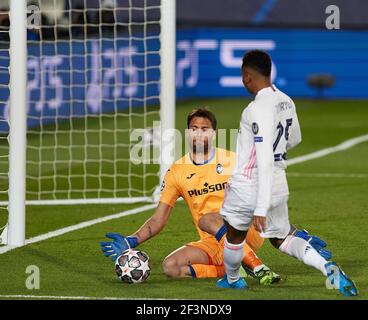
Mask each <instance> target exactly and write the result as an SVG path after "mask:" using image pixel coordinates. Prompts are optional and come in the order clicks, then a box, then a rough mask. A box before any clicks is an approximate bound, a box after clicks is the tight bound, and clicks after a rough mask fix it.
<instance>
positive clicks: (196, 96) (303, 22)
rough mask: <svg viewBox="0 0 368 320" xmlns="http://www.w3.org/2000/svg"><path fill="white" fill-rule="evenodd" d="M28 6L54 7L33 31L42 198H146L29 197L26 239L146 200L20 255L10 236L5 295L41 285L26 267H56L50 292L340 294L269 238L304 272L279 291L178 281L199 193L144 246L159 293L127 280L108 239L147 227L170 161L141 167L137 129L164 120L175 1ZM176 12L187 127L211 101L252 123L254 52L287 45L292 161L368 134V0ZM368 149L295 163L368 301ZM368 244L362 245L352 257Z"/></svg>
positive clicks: (0, 28) (310, 208)
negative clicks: (175, 261)
mask: <svg viewBox="0 0 368 320" xmlns="http://www.w3.org/2000/svg"><path fill="white" fill-rule="evenodd" d="M28 5H29V6H35V8H39V9H40V13H41V16H42V19H41V25H40V27H35V28H29V29H28V30H27V42H28V89H27V95H28V117H27V122H28V132H27V139H28V144H27V200H37V201H40V200H64V199H89V198H119V197H122V198H128V199H129V198H137V203H135V204H122V203H120V204H116V203H115V204H113V203H111V204H95V205H91V204H89V205H88V204H86V205H67V206H66V205H61V204H58V205H50V206H38V205H36V206H35V205H33V206H27V219H26V238H27V239H31V238H32V237H39V236H41V240H42V235H44V234H46V233H47V232H51V231H55V230H59V229H61V228H66V227H70V226H75V225H77V224H79V223H82V222H84V221H90V220H92V219H98V218H103V217H107V216H109V215H111V214H115V213H117V212H127V211H128V210H131V209H137V208H138V209H139V208H143V209H142V210H140V211H142V213H139V214H136V215H129V216H128V217H120V218H118V219H114V220H111V221H105V222H102V221H101V223H98V224H94V225H92V226H90V227H87V228H84V229H76V230H75V231H73V230H65V234H63V232H61V233H60V235H59V236H58V237H51V238H50V239H47V240H44V241H39V240H36V241H35V243H34V244H28V245H27V246H25V247H23V248H19V249H16V250H14V251H10V252H7V251H6V250H3V252H2V251H1V249H2V248H1V247H0V253H2V254H0V271H1V274H3V275H11V277H10V276H7V277H6V279H5V278H4V279H3V280H4V281H3V285H2V286H1V288H0V298H1V297H2V298H7V297H10V298H12V297H13V298H14V297H16V295H26V294H29V290H27V289H26V288H25V287H24V278H25V275H24V272H25V271H24V270H25V268H26V266H27V265H30V264H34V265H38V266H39V267H40V269H41V278H42V279H43V280H42V286H41V289H40V290H38V291H37V294H38V295H45V296H94V297H102V296H114V297H160V298H173V297H178V298H188V297H190V298H193V297H195V298H204V299H211V298H219V299H222V298H226V299H231V298H238V299H243V298H244V299H246V298H258V299H265V298H266V299H268V298H280V299H290V298H300V299H318V298H322V299H331V298H332V299H334V298H339V297H338V296H336V295H334V294H331V293H330V292H328V291H327V290H325V289H324V284H323V280H321V277H320V276H319V274H316V273H315V272H313V271H311V270H309V269H305V268H304V267H303V266H300V264H298V263H297V262H295V261H293V260H290V259H289V260H288V259H286V260H283V258H281V259H280V255H278V253H277V252H276V253H275V252H273V251H272V252H271V251H270V248H269V246H268V244H267V245H265V247H264V248H263V249H262V252H261V254H260V255H261V256H262V257H263V258H264V259H265V260H266V262H267V263H269V264H270V265H271V266H272V267H274V268H275V270H276V271H279V272H280V273H284V274H288V277H289V278H288V281H287V282H286V283H285V284H281V285H280V286H279V287H278V289H274V288H272V289H269V288H261V287H259V286H257V285H256V284H254V286H255V289H254V290H253V291H251V292H250V293H249V296H246V295H245V296H244V294H239V293H236V294H228V293H223V292H214V291H213V290H212V287H213V281H212V280H203V281H202V280H201V281H199V283H200V285H199V286H198V289H197V287H196V292H193V287H192V286H191V282H190V281H189V280H170V281H166V280H165V277H164V275H163V272H162V269H161V265H160V263H161V261H162V259H163V258H164V257H165V256H166V255H167V254H168V253H169V252H170V250H172V249H174V248H176V247H178V246H180V245H182V244H183V243H185V242H189V241H192V240H194V239H196V238H197V235H196V234H195V232H194V228H193V227H192V225H191V222H190V216H189V214H188V212H187V210H186V208H185V205H184V204H183V203H178V206H177V208H176V209H175V210H174V214H173V217H172V219H171V221H170V223H169V226H168V228H167V230H166V231H164V232H163V234H162V235H160V236H159V237H157V240H156V239H154V240H152V241H150V242H148V243H147V244H145V245H144V246H143V249H144V250H146V251H147V252H148V254H149V255H150V257H151V259H152V263H153V275H152V276H151V277H150V278H149V280H148V281H147V283H145V284H143V286H144V290H143V289H142V287H138V286H137V287H134V288H132V287H129V288H125V287H124V288H122V287H121V285H120V284H119V283H117V282H116V280H115V279H114V274H113V271H112V268H111V266H110V267H109V263H108V262H107V261H105V260H103V258H102V257H101V255H100V253H99V248H98V241H99V240H101V239H102V238H103V236H104V233H105V232H107V231H116V232H122V233H125V234H129V233H130V232H133V231H135V230H136V229H137V227H139V226H140V223H142V222H143V221H144V220H145V219H147V218H148V217H149V215H150V214H151V212H152V211H150V210H148V209H151V208H153V207H154V205H149V206H151V207H149V206H148V207H146V205H147V203H146V202H147V201H148V202H149V201H150V199H151V196H152V194H153V192H154V191H155V188H156V187H157V185H158V184H159V165H158V164H144V165H133V164H132V162H131V159H130V157H129V152H130V150H131V148H132V142H131V141H130V140H129V137H130V134H131V132H132V130H133V129H136V128H152V126H153V121H154V120H159V118H160V114H159V105H160V101H159V82H160V73H159V65H160V56H159V48H160V40H159V32H160V29H159V21H160V0H129V1H128V0H115V1H114V0H88V1H87V0H58V1H56V0H38V1H28ZM329 5H335V6H337V7H338V8H339V13H340V29H337V30H328V29H327V28H326V19H327V18H328V16H329V15H330V14H328V13H326V8H327V7H328V6H329ZM8 10H9V3H8V1H5V0H0V131H1V137H0V138H1V141H0V142H1V143H0V152H1V154H0V155H1V158H0V172H1V173H2V174H1V175H0V189H1V192H0V200H1V201H2V205H3V207H2V210H1V211H0V224H1V226H3V225H5V224H6V221H7V207H6V201H7V198H8V194H7V191H8V177H7V174H6V173H7V168H8V158H7V154H8V141H7V134H8V130H9V128H8V121H7V119H8V98H9V85H8V84H9V70H8V66H9V14H8ZM176 14H177V18H176V21H177V32H176V37H177V41H176V98H177V104H176V107H175V115H176V120H175V121H176V128H178V129H180V130H181V131H184V129H185V121H186V115H187V113H188V112H189V111H190V110H191V109H192V108H194V107H197V106H199V105H207V106H209V108H210V109H211V110H213V111H214V112H215V113H216V114H217V116H218V120H219V127H220V128H224V129H227V130H230V129H234V128H238V121H239V119H240V114H241V112H242V110H243V108H244V107H245V106H246V104H247V103H248V102H249V101H250V98H251V97H250V96H249V95H248V94H247V93H246V92H245V90H244V89H243V87H242V83H241V77H240V72H239V67H240V65H241V58H242V55H243V53H244V51H246V50H249V49H254V48H258V49H263V50H265V51H267V52H269V53H270V54H271V56H272V59H273V81H274V83H275V85H276V86H277V87H278V88H279V89H281V90H282V91H284V92H286V93H287V94H289V95H290V96H291V97H293V98H294V99H295V101H296V104H297V107H298V112H299V117H300V122H301V126H302V132H303V139H304V140H303V143H302V144H301V146H300V147H298V148H297V149H296V150H295V151H294V150H293V151H292V152H291V154H290V159H292V158H293V157H296V156H300V155H304V154H308V153H310V152H314V151H317V150H320V149H324V148H328V147H332V146H335V145H338V144H339V143H342V142H344V141H346V140H348V139H351V138H355V137H358V136H363V135H366V134H367V133H368V130H367V129H368V125H367V123H368V121H367V120H368V102H367V100H368V90H367V89H366V85H367V83H368V19H367V18H368V2H367V1H365V0H351V1H344V0H334V1H332V2H331V1H327V0H311V1H294V0H230V1H222V0H201V1H195V0H178V1H177V4H176ZM147 21H150V23H147ZM335 22H336V21H335ZM152 139H154V138H152V137H149V139H148V140H149V141H150V143H151V144H152V143H153V142H152ZM227 142H228V140H227ZM153 144H154V143H153ZM222 146H223V147H231V146H229V145H228V144H226V145H222ZM149 147H151V146H149ZM367 156H368V145H367V142H363V143H361V144H359V145H357V146H354V147H353V148H352V149H349V150H347V151H344V152H340V153H336V154H332V155H329V156H327V157H324V158H321V159H317V160H313V161H309V162H305V163H301V164H298V165H295V166H292V167H290V169H289V182H290V189H291V199H290V215H291V217H292V219H293V220H294V221H297V223H299V224H300V225H299V226H300V227H304V226H307V227H308V228H310V229H311V230H312V231H313V232H315V233H318V234H320V235H321V236H322V237H324V238H325V239H327V241H328V243H329V244H331V245H332V251H333V252H335V251H336V258H337V259H338V261H339V262H341V263H342V265H343V266H347V267H346V269H347V270H348V272H349V273H351V274H352V277H353V278H354V279H356V281H357V283H358V287H360V289H363V290H362V292H363V294H362V296H363V298H367V295H366V293H364V291H366V290H364V289H367V288H368V279H367V277H366V274H367V271H368V270H367V267H366V265H367V257H368V252H367V249H366V246H365V245H364V232H365V231H366V230H367V226H368V224H367V222H366V218H365V216H364V213H365V212H366V211H367V201H366V191H367V188H368V165H367V161H364V159H365V158H366V157H367ZM138 211H139V210H138ZM346 221H347V222H346ZM364 230H365V231H364ZM69 231H73V232H69ZM56 235H57V234H56ZM36 239H37V238H36ZM3 248H4V247H3ZM81 248H83V250H81ZM358 250H359V251H360V252H361V255H359V256H358V257H356V256H354V257H352V252H354V253H356V252H357V251H358ZM19 256H21V257H22V260H21V261H19ZM285 261H287V262H285ZM110 271H111V272H110ZM66 273H68V275H70V276H69V277H68V278H67V279H65V274H66ZM164 281H165V282H164ZM61 283H63V287H61V286H60V284H61ZM163 286H164V287H165V290H162V287H163ZM300 286H303V290H302V291H301V290H300ZM143 291H144V292H143ZM33 293H34V292H33Z"/></svg>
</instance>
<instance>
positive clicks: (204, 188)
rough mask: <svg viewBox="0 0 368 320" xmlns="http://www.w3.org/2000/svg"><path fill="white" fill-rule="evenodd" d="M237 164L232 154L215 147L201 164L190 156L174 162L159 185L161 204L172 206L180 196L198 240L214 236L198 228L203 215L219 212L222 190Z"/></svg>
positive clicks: (234, 155) (187, 155) (222, 195)
mask: <svg viewBox="0 0 368 320" xmlns="http://www.w3.org/2000/svg"><path fill="white" fill-rule="evenodd" d="M235 162H236V154H235V152H232V151H229V150H225V149H220V148H216V149H214V151H213V154H212V155H211V157H210V158H209V159H208V161H207V162H206V163H204V164H195V163H194V162H193V161H192V159H191V157H190V154H189V153H187V154H186V155H185V156H184V157H182V158H181V159H179V160H178V161H176V162H175V163H174V164H173V165H172V166H171V167H170V169H169V170H168V171H167V173H166V175H165V178H164V181H163V183H162V186H161V196H160V201H161V202H163V203H166V204H168V205H169V206H171V207H173V206H174V204H175V202H176V200H177V199H178V198H179V197H182V198H183V199H184V200H185V202H186V203H187V205H188V207H189V210H190V212H191V214H192V218H193V222H194V225H195V227H196V228H197V231H198V233H199V236H200V238H201V239H205V238H208V237H213V235H210V234H208V233H206V232H204V231H202V230H201V229H199V227H198V222H199V219H200V218H201V217H202V216H203V215H204V214H206V213H214V212H219V211H220V209H221V206H222V202H223V200H224V190H225V186H226V184H227V181H228V179H229V178H230V176H231V174H232V171H233V168H234V166H235Z"/></svg>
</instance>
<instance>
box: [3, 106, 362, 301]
mask: <svg viewBox="0 0 368 320" xmlns="http://www.w3.org/2000/svg"><path fill="white" fill-rule="evenodd" d="M247 102H248V101H247V100H245V99H216V100H194V101H184V102H180V103H178V107H177V115H176V121H177V127H178V128H179V129H184V128H185V125H186V115H187V113H188V112H189V111H190V110H191V109H192V108H193V107H196V106H203V105H207V106H209V107H210V109H211V110H213V111H214V112H215V113H216V115H217V117H218V122H219V128H228V129H230V128H238V123H239V119H240V114H241V112H242V110H243V107H244V106H245V105H246V104H247ZM296 103H297V107H298V115H299V120H300V123H301V127H302V134H303V141H302V143H301V145H300V146H298V147H297V148H296V149H295V150H292V151H291V152H290V154H289V155H288V156H289V158H290V159H291V158H293V157H296V156H299V155H303V154H307V153H310V152H313V151H317V150H320V149H323V148H327V147H330V146H334V145H337V144H339V143H340V142H342V141H344V140H347V139H349V138H353V137H356V136H359V135H363V134H367V133H368V126H367V119H368V106H367V102H365V101H310V100H297V101H296ZM115 121H116V120H115ZM119 121H120V122H119V126H121V127H122V128H123V127H127V126H128V124H129V123H128V120H127V119H125V118H121V119H119ZM85 124H86V122H83V125H85ZM78 125H81V124H78V123H77V124H76V126H78ZM108 125H109V124H108V123H106V126H108ZM138 125H139V124H137V126H138ZM91 126H93V123H91ZM76 132H77V131H76ZM76 134H77V133H76ZM64 138H65V139H66V140H65V143H66V144H67V142H68V141H69V140H67V137H64ZM64 138H62V137H61V139H64ZM69 138H70V137H69ZM74 138H75V139H77V140H78V137H77V136H75V137H74ZM95 138H96V139H97V137H95ZM105 138H108V137H105ZM50 139H51V138H50ZM89 139H93V137H92V136H91V137H90V138H89ZM90 141H91V140H90ZM81 142H83V141H81ZM30 143H34V142H33V141H32V139H31V137H30ZM44 143H46V144H47V143H48V142H47V141H44ZM49 143H50V144H51V141H49ZM92 151H93V150H91V152H92ZM100 151H101V150H100ZM76 152H77V151H76ZM106 152H108V150H105V152H104V155H105V156H106ZM37 155H38V156H39V155H40V153H35V154H34V155H32V153H31V152H30V153H29V156H31V157H34V158H33V159H34V160H35V161H37ZM45 156H46V155H45ZM62 156H63V155H60V157H62ZM367 159H368V142H365V143H361V144H359V145H357V146H355V147H353V148H351V149H348V150H346V151H343V152H337V153H334V154H331V155H328V156H326V157H323V158H320V159H315V160H312V161H307V162H304V163H300V164H297V165H294V166H290V167H289V168H288V173H290V175H289V177H288V180H289V188H290V201H289V214H290V220H291V221H292V222H293V223H294V224H295V225H296V226H297V227H299V228H306V229H307V230H309V231H310V232H311V233H313V234H318V235H319V236H320V237H321V238H323V239H324V240H326V241H327V243H328V248H329V249H330V250H331V251H332V252H333V253H334V260H335V261H336V262H338V263H339V264H340V265H341V266H342V267H343V269H344V271H345V272H346V273H347V274H349V275H350V276H351V277H352V278H353V279H354V280H355V281H356V283H357V286H358V288H359V290H360V296H359V297H357V299H367V298H368V294H367V290H368V246H367V244H366V239H367V236H366V235H367V231H368V230H367V229H368V219H367V213H368V195H367V191H368V161H367ZM127 166H128V164H127V163H125V164H121V168H119V170H120V169H121V170H122V171H123V170H126V167H127ZM97 167H98V163H96V164H92V163H91V167H90V170H91V171H92V172H98V170H97V169H96V168H97ZM40 169H44V170H46V169H47V168H36V167H35V168H30V170H34V174H35V175H36V174H37V172H38V171H37V170H40ZM61 170H66V169H61ZM96 170H97V171H96ZM107 170H108V169H107ZM115 170H116V168H115ZM136 170H138V171H139V169H136ZM152 170H153V171H154V170H157V167H155V168H153V169H152ZM73 172H74V173H78V172H79V173H81V172H82V168H81V164H78V163H75V165H74V166H73ZM326 173H328V174H329V173H332V174H339V175H337V176H331V175H330V176H325V175H324V174H326ZM351 174H359V175H356V176H349V175H351ZM319 175H320V176H319ZM92 182H93V181H92V180H91V181H90V183H92ZM45 183H46V185H45V186H43V187H47V183H49V184H50V186H51V185H52V183H53V181H45ZM59 183H60V184H62V183H63V181H59ZM75 183H76V184H80V185H81V186H83V183H85V181H75ZM103 183H106V186H109V185H110V183H111V182H109V181H104V182H103ZM134 183H136V184H135V185H134ZM140 183H142V182H141V181H138V180H136V181H135V180H132V181H131V184H132V186H133V185H134V186H135V188H137V189H139V185H140ZM150 183H153V182H150ZM38 188H40V185H38V184H37V183H32V182H31V181H29V185H28V190H31V191H34V192H36V191H37V190H38ZM75 196H77V194H76V195H75ZM140 205H141V204H135V205H80V206H29V207H27V234H26V238H30V237H33V236H36V235H40V234H44V233H46V232H49V231H53V230H56V229H59V228H62V227H66V226H71V225H74V224H76V223H79V222H82V221H87V220H90V219H94V218H97V217H102V216H105V215H109V214H113V213H117V212H121V211H125V210H128V209H131V208H134V207H138V206H140ZM151 214H152V211H149V212H142V213H138V214H136V215H131V216H127V217H123V218H120V219H117V220H112V221H108V222H104V223H100V224H96V225H94V226H91V227H88V228H85V229H81V230H78V231H74V232H70V233H67V234H65V235H62V236H59V237H55V238H51V239H48V240H45V241H41V242H39V243H35V244H32V245H28V246H25V247H22V248H18V249H16V250H13V251H10V252H8V253H5V254H1V255H0V274H1V280H0V295H2V296H4V295H39V296H41V295H51V296H91V297H117V298H184V299H185V298H188V299H351V298H344V297H342V296H340V294H339V293H337V292H336V291H331V290H327V289H326V288H325V283H324V282H325V279H324V277H323V276H322V275H321V274H320V273H319V272H318V271H316V270H314V269H311V268H309V267H306V266H304V265H303V264H301V263H300V262H298V261H297V260H295V259H293V258H290V257H287V256H285V255H283V254H281V253H280V252H278V251H277V250H275V249H273V248H271V246H270V244H269V243H268V242H265V245H264V246H263V247H262V249H261V250H260V252H259V253H258V255H259V256H260V257H261V258H262V259H263V260H264V262H265V263H266V264H267V265H269V266H270V267H271V268H273V269H274V270H275V271H276V272H279V273H280V274H282V275H284V276H287V279H286V281H285V282H282V283H280V284H277V285H273V286H270V287H263V286H261V285H259V284H258V283H256V282H255V281H253V280H249V281H248V284H249V286H250V289H249V290H247V291H241V292H238V291H236V292H235V291H226V290H225V291H224V290H221V289H217V288H215V282H216V280H215V279H204V280H198V279H169V278H167V277H166V276H165V275H164V274H163V270H162V267H161V262H162V260H163V259H164V257H165V256H166V255H168V254H169V253H170V252H171V251H172V250H174V249H176V248H178V247H179V246H181V245H183V244H185V243H187V242H189V241H193V240H195V239H197V238H198V236H197V234H196V231H195V229H194V226H193V224H192V222H191V218H190V214H189V212H188V210H187V208H186V205H185V203H183V202H178V203H177V205H176V207H175V209H174V211H173V214H172V216H171V218H170V220H169V223H168V225H167V227H166V228H165V229H164V230H163V232H162V233H161V234H160V235H158V236H157V237H156V238H154V239H152V240H150V241H148V242H146V243H144V244H143V245H141V246H139V249H141V250H143V251H145V252H147V253H148V255H149V256H150V259H151V266H152V274H151V275H150V277H149V278H148V280H147V281H146V282H145V283H142V284H139V285H127V284H122V283H120V282H118V280H117V278H116V276H115V273H114V268H113V263H112V262H111V261H110V260H109V259H107V258H105V257H103V255H102V254H101V251H100V248H99V244H98V242H99V241H101V240H104V234H105V233H106V232H120V233H123V234H126V235H128V234H130V233H132V232H134V231H135V230H136V229H137V228H138V227H139V226H140V225H141V224H142V223H143V222H144V221H145V220H146V219H147V218H148V217H149V216H150V215H151ZM0 219H3V220H4V215H2V216H0ZM0 222H3V221H0ZM29 265H36V266H38V267H39V269H40V280H41V281H40V289H39V290H28V289H27V288H26V286H25V281H26V278H27V277H28V274H26V268H27V266H29ZM0 299H1V297H0Z"/></svg>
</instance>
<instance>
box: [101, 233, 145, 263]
mask: <svg viewBox="0 0 368 320" xmlns="http://www.w3.org/2000/svg"><path fill="white" fill-rule="evenodd" d="M106 237H108V238H110V239H112V240H113V241H111V242H100V245H101V250H102V252H103V254H104V256H105V257H110V258H111V260H112V261H115V260H116V258H117V257H118V256H119V255H120V254H121V253H122V252H123V251H125V250H128V249H131V248H135V247H136V246H137V245H138V239H137V237H124V236H123V235H121V234H118V233H107V234H106Z"/></svg>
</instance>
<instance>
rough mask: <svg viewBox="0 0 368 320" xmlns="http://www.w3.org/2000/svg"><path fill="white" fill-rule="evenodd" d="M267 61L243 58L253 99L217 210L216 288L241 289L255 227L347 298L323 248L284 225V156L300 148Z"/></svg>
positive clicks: (291, 113)
mask: <svg viewBox="0 0 368 320" xmlns="http://www.w3.org/2000/svg"><path fill="white" fill-rule="evenodd" d="M271 64H272V63H271V58H270V57H269V55H268V54H267V53H265V52H263V51H259V50H253V51H249V52H248V53H246V54H245V55H244V57H243V64H242V69H241V70H242V78H243V84H244V86H245V88H246V89H247V90H248V91H249V92H250V93H251V94H253V95H255V98H254V101H252V102H251V103H250V104H249V105H248V107H247V108H246V109H245V110H244V111H243V113H242V116H241V120H240V129H239V134H238V141H237V165H236V167H235V170H234V172H233V175H232V177H231V179H230V181H229V183H228V185H227V190H226V194H225V199H224V202H223V205H222V209H221V215H222V216H223V218H224V220H225V223H226V226H227V230H228V231H227V236H226V240H225V246H224V261H225V267H226V274H225V276H224V278H222V279H220V280H219V281H218V282H217V286H218V287H222V288H236V289H245V288H247V284H246V282H245V280H244V279H243V278H240V277H239V268H240V266H241V261H242V259H243V254H244V250H243V246H244V242H245V237H246V234H247V230H248V229H249V227H250V226H251V224H252V223H253V224H254V227H255V228H256V230H258V231H259V232H261V235H262V236H263V237H264V238H269V239H270V241H271V243H272V245H273V246H274V247H276V248H278V249H279V250H280V251H282V252H284V253H286V254H288V255H290V256H293V257H295V258H297V259H298V260H300V261H302V262H304V263H305V264H307V265H309V266H312V267H314V268H316V269H318V270H320V271H321V272H322V273H323V274H324V275H325V276H326V277H327V280H326V285H327V286H328V287H329V288H335V289H338V290H339V291H340V292H341V293H343V294H344V295H348V296H355V295H357V294H358V291H357V288H356V286H355V284H354V282H353V281H351V280H350V279H349V278H348V277H347V276H346V274H345V273H344V272H343V271H342V270H341V268H340V267H339V266H337V264H336V263H335V262H329V261H327V260H328V259H329V258H330V257H331V255H328V253H329V252H328V251H325V250H324V249H323V248H324V247H325V246H326V244H325V243H324V242H323V241H322V240H320V239H319V238H317V237H314V236H310V235H309V234H308V233H307V232H306V231H298V230H296V229H295V228H294V227H293V226H292V225H291V224H290V222H289V217H288V206H287V201H288V196H289V189H288V184H287V179H286V174H285V169H286V163H285V160H286V153H287V151H288V150H290V149H291V148H293V147H295V146H296V145H297V144H299V143H300V142H301V132H300V126H299V122H298V117H297V114H296V109H295V105H294V102H293V101H292V99H291V98H290V97H288V96H287V95H286V94H284V93H283V92H281V91H280V90H278V89H277V88H276V87H275V86H274V85H272V83H271V80H270V74H271ZM325 253H327V255H326V254H325Z"/></svg>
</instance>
